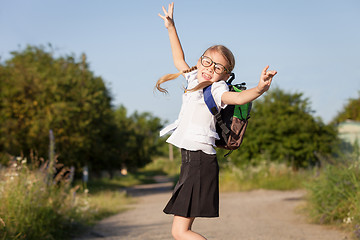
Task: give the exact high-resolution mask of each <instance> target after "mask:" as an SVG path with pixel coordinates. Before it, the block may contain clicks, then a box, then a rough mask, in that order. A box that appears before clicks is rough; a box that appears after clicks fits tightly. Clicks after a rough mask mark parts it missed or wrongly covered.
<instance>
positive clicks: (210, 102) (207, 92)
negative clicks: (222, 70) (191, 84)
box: [203, 84, 219, 116]
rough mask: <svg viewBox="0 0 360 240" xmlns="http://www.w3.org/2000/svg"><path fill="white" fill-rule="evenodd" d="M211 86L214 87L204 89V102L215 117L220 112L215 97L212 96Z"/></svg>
mask: <svg viewBox="0 0 360 240" xmlns="http://www.w3.org/2000/svg"><path fill="white" fill-rule="evenodd" d="M211 86H212V84H211V85H209V86H207V87H205V88H204V89H203V92H204V101H205V103H206V106H207V107H208V109H209V111H210V112H211V114H212V115H214V116H215V115H216V114H217V113H218V112H219V110H218V108H217V106H216V103H215V100H214V97H213V95H212V94H211Z"/></svg>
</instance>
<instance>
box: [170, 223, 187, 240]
mask: <svg viewBox="0 0 360 240" xmlns="http://www.w3.org/2000/svg"><path fill="white" fill-rule="evenodd" d="M184 233H185V232H184V230H182V229H179V228H177V227H174V226H173V227H172V229H171V235H172V236H173V237H174V239H175V240H181V239H182V238H183V236H184Z"/></svg>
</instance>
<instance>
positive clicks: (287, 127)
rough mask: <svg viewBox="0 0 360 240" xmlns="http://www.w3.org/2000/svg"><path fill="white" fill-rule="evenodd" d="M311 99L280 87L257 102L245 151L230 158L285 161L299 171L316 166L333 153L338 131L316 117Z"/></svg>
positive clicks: (247, 134) (248, 130)
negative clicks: (320, 159) (321, 159)
mask: <svg viewBox="0 0 360 240" xmlns="http://www.w3.org/2000/svg"><path fill="white" fill-rule="evenodd" d="M311 113H312V110H311V108H310V104H309V101H308V99H303V98H302V94H301V93H295V94H289V93H285V92H284V91H282V90H280V89H278V88H276V89H274V90H271V91H270V92H269V93H267V94H266V95H264V96H263V98H262V99H259V100H257V101H256V102H254V107H253V110H252V113H251V118H250V120H249V125H248V129H247V131H246V133H245V138H244V142H243V145H242V146H241V148H240V149H239V150H238V151H236V152H234V153H233V154H232V155H230V158H231V160H232V161H233V162H235V163H236V164H240V163H241V161H244V159H248V160H255V159H257V158H264V157H265V158H268V159H270V160H272V161H285V162H287V163H289V164H291V165H292V166H293V167H294V168H295V169H297V168H299V167H306V166H309V165H313V164H314V163H315V162H317V161H318V155H319V154H327V153H330V152H331V150H332V148H331V146H332V143H333V142H334V141H335V140H336V130H335V128H334V127H332V126H330V125H329V126H326V125H325V124H324V123H323V122H322V121H321V119H316V118H314V117H313V116H312V115H311Z"/></svg>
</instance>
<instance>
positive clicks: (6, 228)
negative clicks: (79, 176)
mask: <svg viewBox="0 0 360 240" xmlns="http://www.w3.org/2000/svg"><path fill="white" fill-rule="evenodd" d="M25 161H26V160H24V159H19V160H18V161H17V162H14V163H12V166H11V167H10V168H9V169H2V170H1V179H0V202H1V205H0V219H1V222H2V223H3V224H2V225H1V224H0V239H56V238H55V236H57V239H59V238H66V237H67V236H69V235H70V234H69V233H70V230H71V229H73V228H75V227H76V226H77V224H79V223H80V222H81V221H84V218H86V214H88V212H87V211H86V210H87V203H86V201H85V199H83V198H79V197H78V196H76V194H75V191H76V188H71V187H70V185H69V183H68V182H67V181H66V180H65V179H63V178H62V173H63V172H59V174H57V175H56V177H55V178H54V180H53V181H50V182H49V181H48V179H49V178H48V176H49V172H48V170H46V168H45V166H46V164H44V165H43V166H42V167H40V168H39V169H36V170H33V171H31V170H29V168H28V167H27V166H26V162H25ZM51 180H52V179H51Z"/></svg>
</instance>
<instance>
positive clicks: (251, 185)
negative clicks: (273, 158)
mask: <svg viewBox="0 0 360 240" xmlns="http://www.w3.org/2000/svg"><path fill="white" fill-rule="evenodd" d="M312 175H313V172H312V171H310V170H298V171H293V170H292V168H291V167H288V166H287V165H286V164H283V163H274V162H269V161H262V162H260V163H258V164H257V165H251V164H245V165H243V166H241V167H238V166H234V165H232V164H226V165H225V164H223V166H222V168H221V170H220V180H219V181H220V191H222V192H229V191H250V190H254V189H268V190H295V189H303V188H304V187H305V185H304V184H305V183H306V182H307V181H308V179H309V178H310V177H311V176H312Z"/></svg>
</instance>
